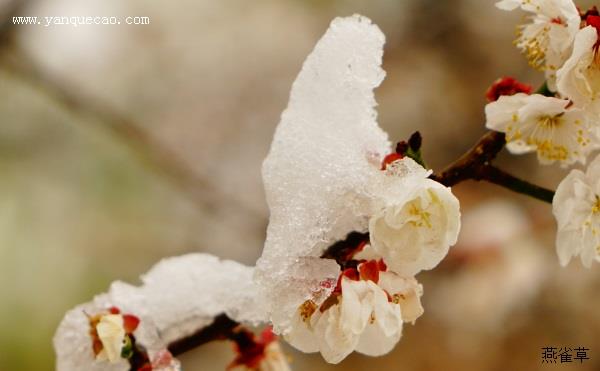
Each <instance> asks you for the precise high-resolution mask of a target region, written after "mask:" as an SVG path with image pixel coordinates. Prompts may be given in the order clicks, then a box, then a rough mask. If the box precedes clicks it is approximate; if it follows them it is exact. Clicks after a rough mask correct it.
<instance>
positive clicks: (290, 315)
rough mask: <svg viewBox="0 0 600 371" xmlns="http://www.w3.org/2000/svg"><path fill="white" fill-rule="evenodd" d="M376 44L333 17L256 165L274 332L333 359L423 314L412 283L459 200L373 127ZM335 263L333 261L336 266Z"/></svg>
mask: <svg viewBox="0 0 600 371" xmlns="http://www.w3.org/2000/svg"><path fill="white" fill-rule="evenodd" d="M383 43H384V37H383V34H382V33H381V31H380V30H379V29H378V28H377V27H376V26H375V25H373V24H371V22H370V21H369V20H368V19H366V18H364V17H360V16H354V17H349V18H343V19H336V20H334V21H333V22H332V24H331V26H330V28H329V30H328V31H327V32H326V33H325V35H324V36H323V37H322V38H321V40H320V41H319V42H318V43H317V45H316V46H315V49H314V50H313V52H312V53H311V54H310V55H309V56H308V58H307V59H306V61H305V62H304V65H303V67H302V71H301V72H300V74H299V75H298V77H297V78H296V81H295V82H294V85H293V87H292V91H291V93H290V101H289V103H288V107H287V109H286V110H285V111H284V112H283V114H282V118H281V121H280V123H279V126H278V127H277V131H276V133H275V137H274V140H273V143H272V145H271V149H270V152H269V155H268V156H267V158H266V160H265V162H264V164H263V178H264V183H265V193H266V196H267V201H268V203H269V209H270V214H271V217H270V222H269V226H268V229H267V239H266V243H265V248H264V250H263V254H262V256H261V258H260V259H259V260H258V262H257V267H256V272H255V279H256V282H257V284H258V286H259V288H260V289H261V291H262V293H263V297H264V300H265V304H266V307H267V308H266V310H267V311H268V313H269V319H270V320H271V321H272V323H273V326H274V330H275V331H276V332H279V333H281V334H283V336H284V339H285V340H286V341H288V342H289V343H290V344H291V345H292V346H294V347H296V348H298V349H299V350H301V351H304V352H320V353H321V354H322V356H323V357H324V359H325V360H326V361H328V362H331V363H338V362H340V361H341V360H343V359H344V358H345V357H346V356H348V355H349V354H350V353H352V352H353V351H357V352H360V353H363V354H366V355H370V356H380V355H383V354H385V353H387V352H389V351H390V350H391V349H392V348H393V347H394V345H395V344H396V343H397V342H398V340H399V339H400V337H401V335H402V327H403V324H404V323H406V322H414V321H415V320H416V319H417V318H418V317H419V316H420V315H421V314H422V313H423V307H422V306H421V301H420V298H421V295H422V294H423V287H422V286H421V285H420V284H419V283H418V281H417V280H416V279H415V275H416V274H418V273H419V272H421V271H423V270H428V269H432V268H434V267H435V266H437V265H438V264H439V263H440V261H441V260H442V259H443V258H444V257H445V256H446V254H447V253H448V250H449V247H450V246H452V245H453V244H454V243H455V242H456V239H457V235H458V231H459V228H460V212H459V203H458V200H457V199H456V198H455V197H454V195H453V194H452V192H451V191H450V189H449V188H448V187H445V186H443V185H442V184H440V183H437V182H436V181H434V180H432V179H430V178H429V176H430V174H431V171H429V170H426V169H425V168H424V167H423V166H422V165H420V164H419V163H417V162H416V161H415V160H413V158H414V159H417V160H419V156H418V155H417V153H416V152H418V150H419V148H418V147H419V146H420V143H418V142H419V140H417V139H418V137H414V138H413V140H412V141H410V142H411V143H410V145H408V144H407V143H402V144H400V145H398V146H397V147H396V150H392V146H391V143H390V142H389V141H388V137H387V134H386V133H385V132H383V131H382V130H381V128H380V127H379V125H378V124H377V121H376V112H375V110H374V107H375V105H376V102H375V99H374V94H373V89H374V88H376V87H377V86H378V85H379V84H380V83H381V81H382V80H383V77H384V72H383V70H382V69H381V57H382V53H383V52H382V51H383ZM333 258H335V259H333Z"/></svg>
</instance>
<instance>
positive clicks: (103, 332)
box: [96, 314, 125, 362]
mask: <svg viewBox="0 0 600 371" xmlns="http://www.w3.org/2000/svg"><path fill="white" fill-rule="evenodd" d="M96 332H97V333H98V338H99V339H100V342H101V343H102V347H103V349H102V351H101V352H100V353H99V354H98V356H97V357H98V358H103V357H106V358H108V361H109V362H116V361H118V360H119V358H121V349H122V348H123V345H124V342H125V329H124V328H123V316H121V315H119V314H107V315H104V316H102V317H101V318H100V321H99V322H98V324H97V325H96Z"/></svg>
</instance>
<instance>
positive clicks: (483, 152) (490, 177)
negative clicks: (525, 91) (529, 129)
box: [431, 131, 554, 203]
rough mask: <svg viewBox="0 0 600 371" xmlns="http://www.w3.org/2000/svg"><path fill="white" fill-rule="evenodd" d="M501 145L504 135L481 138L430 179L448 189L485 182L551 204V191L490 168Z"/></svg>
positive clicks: (491, 134)
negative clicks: (470, 180) (456, 185)
mask: <svg viewBox="0 0 600 371" xmlns="http://www.w3.org/2000/svg"><path fill="white" fill-rule="evenodd" d="M504 144H505V137H504V134H503V133H498V132H495V131H490V132H488V133H486V134H485V135H484V136H482V137H481V139H479V141H478V142H477V144H475V146H474V147H473V148H471V149H470V150H468V151H467V152H466V153H465V154H464V155H462V156H461V157H460V158H459V159H458V160H456V161H455V162H453V163H452V164H450V165H449V166H448V167H447V168H446V169H444V170H443V171H442V172H441V174H439V175H436V174H433V175H432V176H431V178H432V179H434V180H436V181H438V182H440V183H442V184H444V185H445V186H448V187H450V186H453V185H455V184H458V183H460V182H462V181H465V180H469V179H472V180H477V181H480V180H484V181H486V182H490V183H493V184H496V185H499V186H501V187H504V188H507V189H510V190H511V191H514V192H517V193H521V194H524V195H527V196H531V197H533V198H536V199H538V200H541V201H545V202H548V203H552V198H553V197H554V191H552V190H549V189H546V188H544V187H540V186H538V185H535V184H532V183H529V182H527V181H525V180H522V179H519V178H517V177H515V176H513V175H510V174H508V173H506V172H505V171H503V170H500V169H498V168H497V167H495V166H492V160H494V159H495V158H496V156H497V155H498V153H499V152H500V151H501V150H502V148H503V147H504Z"/></svg>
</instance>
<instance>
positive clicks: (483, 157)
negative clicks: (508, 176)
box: [431, 131, 505, 187]
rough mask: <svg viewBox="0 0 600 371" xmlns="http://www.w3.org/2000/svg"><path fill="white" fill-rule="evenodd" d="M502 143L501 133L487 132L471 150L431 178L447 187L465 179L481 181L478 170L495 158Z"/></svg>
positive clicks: (502, 136) (502, 145) (502, 135)
mask: <svg viewBox="0 0 600 371" xmlns="http://www.w3.org/2000/svg"><path fill="white" fill-rule="evenodd" d="M504 143H505V141H504V134H503V133H498V132H496V131H490V132H487V133H486V134H485V135H484V136H482V137H481V138H480V139H479V141H478V142H477V144H475V146H473V148H471V149H470V150H468V151H467V152H466V153H465V154H463V155H462V156H461V157H460V158H459V159H458V160H456V161H454V162H453V163H452V164H450V165H449V166H448V167H446V169H444V170H443V171H442V172H441V174H440V175H435V174H433V175H432V176H431V178H432V179H433V180H436V181H438V182H440V183H442V184H443V185H445V186H447V187H451V186H453V185H455V184H457V183H460V182H462V181H464V180H467V179H475V180H481V178H480V176H481V174H479V173H478V172H479V170H480V169H481V167H483V166H485V165H488V164H490V163H491V161H492V160H493V159H494V158H496V156H497V155H498V153H499V152H500V151H501V150H502V148H503V147H504Z"/></svg>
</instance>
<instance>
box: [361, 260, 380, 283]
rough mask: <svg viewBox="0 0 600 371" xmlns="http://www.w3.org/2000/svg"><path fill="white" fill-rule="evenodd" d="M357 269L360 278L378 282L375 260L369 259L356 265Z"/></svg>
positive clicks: (377, 266) (377, 269)
mask: <svg viewBox="0 0 600 371" xmlns="http://www.w3.org/2000/svg"><path fill="white" fill-rule="evenodd" d="M358 271H359V272H360V278H361V279H363V280H370V281H373V282H375V283H377V282H379V264H378V263H377V260H369V261H366V262H364V263H360V264H359V265H358Z"/></svg>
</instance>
